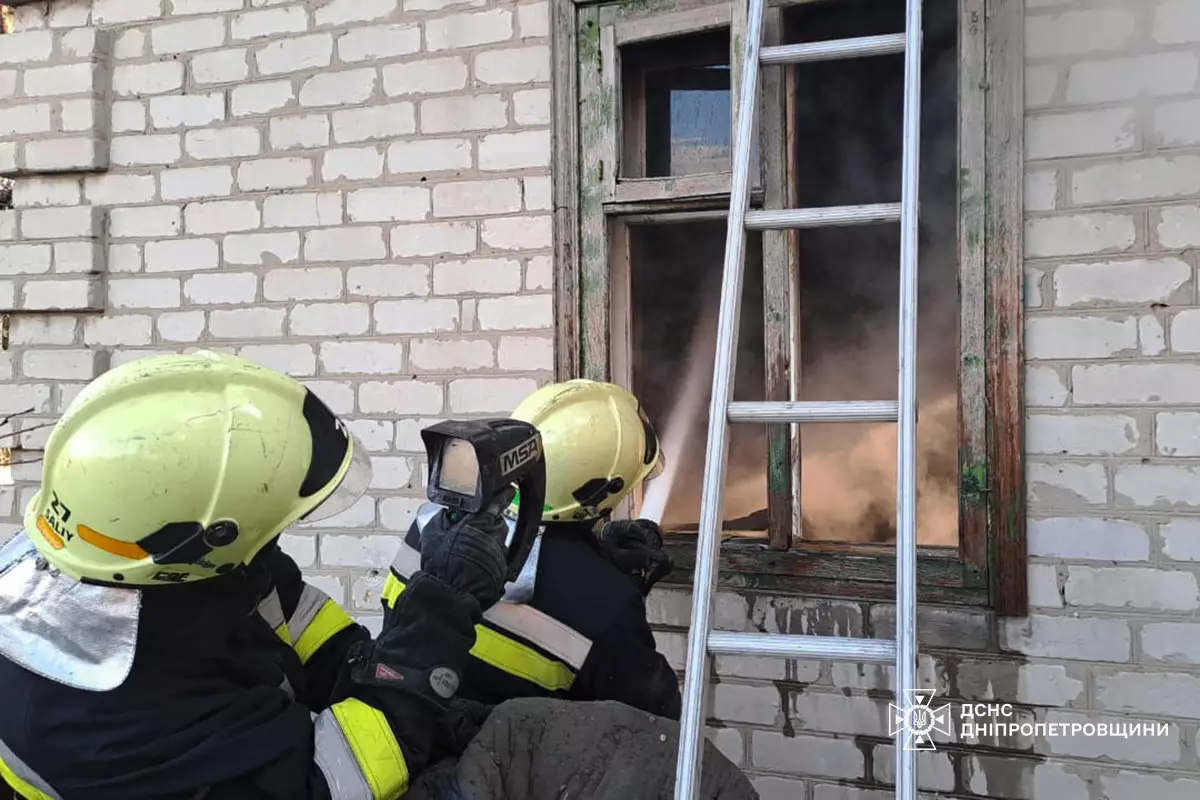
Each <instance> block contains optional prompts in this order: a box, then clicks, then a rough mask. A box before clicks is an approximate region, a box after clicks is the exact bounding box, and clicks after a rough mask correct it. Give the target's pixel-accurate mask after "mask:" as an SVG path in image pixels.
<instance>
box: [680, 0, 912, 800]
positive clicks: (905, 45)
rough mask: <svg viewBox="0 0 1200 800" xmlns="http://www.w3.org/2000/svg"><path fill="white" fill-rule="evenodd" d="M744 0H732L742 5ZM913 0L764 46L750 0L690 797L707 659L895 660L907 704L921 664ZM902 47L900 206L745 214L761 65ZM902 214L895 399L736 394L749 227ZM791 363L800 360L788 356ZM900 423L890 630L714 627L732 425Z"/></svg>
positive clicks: (904, 754)
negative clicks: (862, 27) (888, 633)
mask: <svg viewBox="0 0 1200 800" xmlns="http://www.w3.org/2000/svg"><path fill="white" fill-rule="evenodd" d="M745 1H746V0H734V2H745ZM921 1H922V0H905V3H906V12H905V31H904V33H898V34H890V35H884V36H866V37H859V38H854V39H841V40H836V41H826V42H815V43H810V44H793V45H782V46H777V47H763V44H762V38H763V16H764V10H765V6H766V2H767V0H749V13H748V19H747V26H746V40H745V45H744V47H743V48H742V50H743V52H742V56H743V62H742V74H741V83H740V92H741V93H740V95H739V97H738V108H737V119H736V128H735V131H734V141H733V185H732V187H731V193H730V198H729V217H728V229H727V232H726V238H725V263H724V276H723V278H722V282H721V305H720V316H719V319H718V324H717V347H716V358H715V363H714V367H713V382H712V400H711V405H710V407H709V416H708V446H707V450H706V452H705V466H704V488H703V494H702V499H701V507H700V531H699V539H698V542H697V545H696V573H695V591H694V597H693V601H692V620H691V628H690V634H689V637H688V652H687V662H686V669H687V674H686V679H685V683H684V693H683V717H682V720H681V722H680V732H679V760H678V763H677V765H676V773H675V779H676V780H675V800H698V797H699V789H700V774H701V754H702V752H703V751H702V745H703V730H704V723H705V717H706V702H705V701H706V694H707V691H706V690H707V688H708V656H709V655H710V654H711V655H740V656H763V657H774V658H806V659H830V660H839V661H858V662H865V663H881V664H882V663H889V662H894V663H895V665H896V698H897V700H896V703H897V705H901V704H903V703H907V702H911V698H912V697H913V692H914V690H915V689H916V677H917V676H916V673H917V620H916V610H917V593H916V567H917V560H916V538H917V537H916V534H917V529H916V528H917V526H916V482H915V475H916V455H917V442H916V432H917V396H916V390H917V376H916V355H917V225H918V196H917V191H918V182H919V181H918V179H919V174H920V134H921V124H920V120H921V113H920V103H921ZM895 53H904V122H903V131H902V135H903V137H904V138H903V155H902V160H901V190H900V192H901V194H900V202H899V203H882V204H874V205H864V206H835V207H827V208H805V209H778V210H776V209H772V210H763V211H751V210H750V209H749V208H748V202H749V177H750V175H749V173H750V156H751V148H752V143H753V140H752V138H751V137H752V136H754V134H755V115H756V110H757V106H758V77H759V67H760V65H766V64H772V65H775V64H799V63H804V62H814V61H827V60H833V59H842V58H858V57H864V56H875V55H885V54H895ZM892 222H899V223H900V231H901V234H900V323H899V333H900V337H899V338H900V347H899V370H898V373H899V374H898V381H897V382H898V385H899V386H898V393H897V398H898V400H897V401H895V402H892V401H883V402H879V401H861V402H860V401H846V402H767V403H741V402H739V403H735V402H733V401H732V396H733V382H734V374H735V364H736V350H737V331H738V318H739V316H740V310H741V299H742V280H743V277H744V272H745V261H744V253H743V251H744V248H745V242H746V231H747V230H759V231H762V230H784V229H792V228H819V227H830V226H835V225H839V226H840V225H866V224H874V223H892ZM792 366H793V369H798V368H799V365H795V364H794V365H792ZM733 422H750V423H756V424H763V423H771V424H789V423H805V422H807V423H813V422H896V423H898V425H899V435H898V437H897V479H896V504H897V509H896V637H897V638H896V639H895V641H887V640H880V639H857V638H841V637H833V636H804V635H792V634H769V633H727V632H720V631H714V630H712V628H711V616H712V606H713V597H714V594H715V590H716V586H715V577H716V565H717V562H718V560H719V556H720V547H721V538H720V534H721V519H722V514H723V510H724V508H723V507H724V489H725V472H726V467H727V459H726V457H727V449H728V444H729V428H728V424H729V423H733ZM895 752H896V769H895V776H896V797H897V798H898V799H899V800H917V769H916V753H915V752H914V750H913V749H911V748H909V747H906V743H905V742H904V741H897V743H896V747H895Z"/></svg>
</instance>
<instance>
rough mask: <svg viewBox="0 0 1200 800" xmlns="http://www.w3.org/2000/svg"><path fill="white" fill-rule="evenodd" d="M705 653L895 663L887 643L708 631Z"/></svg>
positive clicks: (891, 646) (892, 646)
mask: <svg viewBox="0 0 1200 800" xmlns="http://www.w3.org/2000/svg"><path fill="white" fill-rule="evenodd" d="M708 651H709V652H710V653H712V654H714V655H726V656H768V657H773V658H806V659H814V660H816V659H834V660H840V661H867V662H873V663H881V664H887V663H892V662H895V660H896V643H895V642H894V641H892V640H890V639H857V638H845V637H841V636H803V635H796V634H790V633H728V632H726V631H711V632H710V633H709V634H708Z"/></svg>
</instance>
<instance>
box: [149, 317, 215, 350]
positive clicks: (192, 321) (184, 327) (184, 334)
mask: <svg viewBox="0 0 1200 800" xmlns="http://www.w3.org/2000/svg"><path fill="white" fill-rule="evenodd" d="M155 322H156V327H157V328H158V337H159V338H160V339H162V340H163V341H164V342H189V343H190V342H198V341H200V337H201V336H202V335H203V334H204V323H205V319H204V312H203V311H173V312H169V313H165V314H159V315H158V319H157V320H156V321H155Z"/></svg>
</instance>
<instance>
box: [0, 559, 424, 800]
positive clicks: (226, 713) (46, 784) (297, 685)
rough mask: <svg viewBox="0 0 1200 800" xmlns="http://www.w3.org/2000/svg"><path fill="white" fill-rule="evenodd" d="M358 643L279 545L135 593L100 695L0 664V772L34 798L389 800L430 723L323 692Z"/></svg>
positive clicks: (352, 628) (350, 625)
mask: <svg viewBox="0 0 1200 800" xmlns="http://www.w3.org/2000/svg"><path fill="white" fill-rule="evenodd" d="M235 577H236V578H237V584H236V585H234V584H232V583H230V582H229V581H228V580H227V578H235ZM199 594H203V595H204V596H203V597H200V596H198V595H199ZM263 597H265V598H266V599H265V600H261V602H259V598H263ZM256 602H258V605H257V613H255V603H256ZM421 613H424V612H421ZM369 639H370V634H369V633H368V632H367V631H366V629H365V628H363V627H361V626H359V625H357V624H355V623H354V622H353V621H352V620H351V619H350V617H348V616H347V615H346V612H345V611H343V610H342V609H341V608H340V607H339V606H338V605H337V604H336V603H335V602H334V601H333V600H331V599H329V598H328V597H327V596H326V595H324V594H323V593H321V592H320V591H319V590H317V589H316V588H314V587H312V586H309V585H308V584H306V583H304V581H303V579H302V577H301V574H300V571H299V569H298V568H297V567H296V564H295V562H293V561H292V560H291V559H290V558H289V557H288V556H287V555H285V554H284V553H283V552H282V551H281V550H279V549H278V547H277V546H272V547H271V548H270V550H269V551H268V552H267V553H265V554H264V555H263V556H261V557H260V558H258V559H256V561H255V564H254V565H253V566H252V567H251V568H250V569H248V570H247V571H246V573H244V574H243V573H236V574H235V575H231V576H227V577H226V578H218V579H214V580H213V581H206V582H204V583H202V584H196V585H190V586H178V587H170V588H169V589H157V590H149V591H146V592H144V593H143V599H142V612H141V622H140V627H139V635H138V642H137V650H136V651H135V656H134V663H133V668H132V670H131V672H130V675H129V677H128V679H127V680H126V681H125V682H124V683H123V684H122V685H121V686H119V687H118V688H116V689H114V690H112V691H108V692H88V691H83V690H80V689H75V688H72V687H67V686H64V685H61V684H58V683H54V682H51V681H49V680H47V679H44V678H42V677H40V676H38V675H35V674H33V673H31V672H28V671H26V670H24V669H23V668H21V667H19V666H16V665H15V664H13V663H11V662H9V661H8V660H6V659H4V658H0V762H2V763H0V774H2V775H3V777H4V779H5V780H6V781H7V782H8V783H9V784H10V785H12V786H13V788H15V789H16V793H17V796H18V797H25V798H31V799H33V800H46V799H47V798H50V799H52V800H59V798H61V799H62V800H74V798H79V800H141V799H142V798H145V799H146V800H150V798H153V800H185V798H186V799H187V800H193V799H196V798H204V800H243V799H245V800H250V798H254V800H308V799H310V798H311V799H313V800H385V799H386V800H393V799H394V798H397V797H399V796H401V795H402V794H403V793H404V791H405V790H406V789H407V786H408V782H409V775H410V771H411V772H412V774H415V773H416V771H417V770H418V769H420V768H421V767H422V766H423V762H424V761H426V760H427V759H428V757H429V748H430V739H431V738H432V735H433V734H432V731H433V730H434V729H435V721H436V717H437V712H436V710H435V709H434V708H433V707H432V706H430V705H426V704H425V703H423V702H421V701H418V700H413V701H412V703H411V713H408V714H405V715H404V718H403V719H400V720H397V719H395V715H392V718H391V719H390V720H389V718H386V717H385V716H384V714H383V713H382V712H381V711H379V710H378V708H377V706H379V704H378V703H375V704H374V705H372V704H371V702H370V701H371V698H370V696H369V695H365V694H364V692H365V691H367V690H365V689H362V688H356V689H355V690H354V691H351V692H343V691H342V690H341V689H340V688H335V687H336V686H338V685H339V684H342V685H347V686H348V685H352V684H349V683H348V682H345V683H343V682H342V681H339V677H340V676H343V675H344V674H345V672H346V671H347V668H346V662H347V658H348V651H349V649H350V648H351V646H352V645H353V644H354V643H355V642H361V641H366V640H369ZM335 694H341V695H343V696H342V697H340V699H339V698H338V697H336V696H335ZM345 695H349V696H345ZM393 699H394V698H393ZM390 707H394V703H392V704H391V706H390ZM405 708H407V706H405Z"/></svg>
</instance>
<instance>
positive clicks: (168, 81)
mask: <svg viewBox="0 0 1200 800" xmlns="http://www.w3.org/2000/svg"><path fill="white" fill-rule="evenodd" d="M181 86H183V64H181V63H180V62H178V61H158V62H155V63H153V64H126V65H122V66H118V67H115V68H114V69H113V76H112V91H113V94H115V95H117V96H118V97H125V96H130V95H133V96H144V95H152V94H166V93H167V92H173V91H175V90H176V89H178V88H180V87H181Z"/></svg>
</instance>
